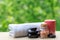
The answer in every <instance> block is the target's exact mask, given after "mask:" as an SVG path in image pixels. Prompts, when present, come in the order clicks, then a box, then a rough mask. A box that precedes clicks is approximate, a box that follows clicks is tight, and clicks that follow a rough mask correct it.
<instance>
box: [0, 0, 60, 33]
mask: <svg viewBox="0 0 60 40" xmlns="http://www.w3.org/2000/svg"><path fill="white" fill-rule="evenodd" d="M46 19H55V20H56V24H57V26H56V30H57V31H59V30H60V0H0V32H2V31H3V32H5V31H9V30H8V25H9V24H12V23H14V24H20V23H27V22H30V23H31V22H42V21H44V20H46Z"/></svg>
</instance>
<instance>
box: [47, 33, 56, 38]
mask: <svg viewBox="0 0 60 40" xmlns="http://www.w3.org/2000/svg"><path fill="white" fill-rule="evenodd" d="M48 38H56V35H54V34H49V35H48Z"/></svg>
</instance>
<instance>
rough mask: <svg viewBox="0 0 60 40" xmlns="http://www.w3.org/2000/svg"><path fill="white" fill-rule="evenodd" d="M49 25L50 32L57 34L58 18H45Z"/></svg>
mask: <svg viewBox="0 0 60 40" xmlns="http://www.w3.org/2000/svg"><path fill="white" fill-rule="evenodd" d="M45 23H47V25H48V29H49V33H52V34H55V27H56V20H45Z"/></svg>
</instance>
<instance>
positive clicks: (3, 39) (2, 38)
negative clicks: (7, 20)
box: [0, 31, 60, 40]
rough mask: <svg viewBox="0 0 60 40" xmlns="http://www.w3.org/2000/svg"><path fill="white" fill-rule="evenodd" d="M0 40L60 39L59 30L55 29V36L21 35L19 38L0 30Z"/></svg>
mask: <svg viewBox="0 0 60 40" xmlns="http://www.w3.org/2000/svg"><path fill="white" fill-rule="evenodd" d="M0 40H60V31H56V38H46V39H41V38H28V37H21V38H13V37H11V36H9V32H0Z"/></svg>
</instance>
